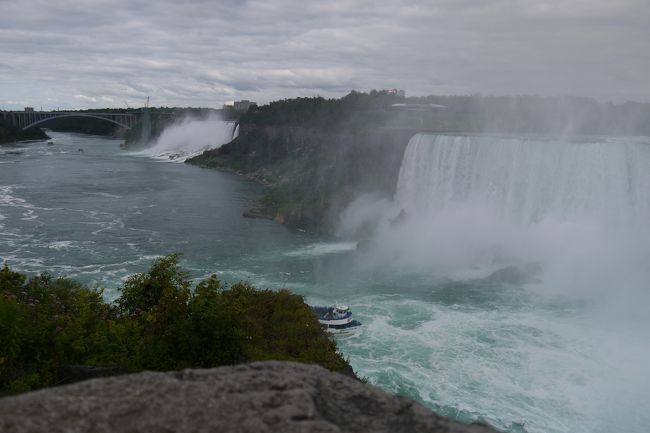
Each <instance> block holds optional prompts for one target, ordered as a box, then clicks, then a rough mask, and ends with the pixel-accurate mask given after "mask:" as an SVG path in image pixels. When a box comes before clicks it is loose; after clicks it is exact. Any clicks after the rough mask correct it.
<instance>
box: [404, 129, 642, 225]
mask: <svg viewBox="0 0 650 433" xmlns="http://www.w3.org/2000/svg"><path fill="white" fill-rule="evenodd" d="M395 201H396V203H397V204H398V205H399V206H401V207H402V208H403V209H405V210H406V211H407V212H412V213H419V214H428V215H436V214H438V213H440V212H442V211H445V210H448V209H449V208H450V207H454V206H458V205H462V204H467V203H481V204H482V205H483V206H487V207H489V208H491V210H492V211H494V212H495V213H496V214H498V215H499V217H500V218H503V219H504V220H505V221H507V222H509V223H514V224H517V225H523V226H527V225H530V224H534V223H539V222H541V221H542V220H544V219H546V218H552V219H555V220H562V221H575V220H592V221H593V220H597V221H600V222H607V223H612V222H614V223H616V224H617V225H623V224H646V223H647V221H650V142H648V141H647V139H641V138H638V139H622V138H616V139H611V138H608V139H599V140H595V139H594V140H589V141H582V142H562V141H557V140H555V141H554V140H539V139H515V138H495V137H487V136H448V135H430V134H416V135H415V136H414V137H413V138H411V140H410V141H409V143H408V146H407V148H406V152H405V155H404V159H403V162H402V166H401V169H400V174H399V180H398V185H397V192H396V197H395ZM477 217H479V218H480V215H477Z"/></svg>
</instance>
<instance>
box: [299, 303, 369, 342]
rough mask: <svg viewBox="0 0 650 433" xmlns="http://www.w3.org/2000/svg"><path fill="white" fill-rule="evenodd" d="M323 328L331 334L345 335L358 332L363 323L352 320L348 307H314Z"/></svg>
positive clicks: (339, 305)
mask: <svg viewBox="0 0 650 433" xmlns="http://www.w3.org/2000/svg"><path fill="white" fill-rule="evenodd" d="M311 309H312V310H313V311H314V314H316V317H318V321H319V322H320V324H321V325H323V328H325V330H326V331H327V332H329V333H331V334H337V335H345V334H351V333H353V332H354V331H356V330H357V329H358V328H359V327H360V326H361V322H359V321H358V320H353V319H352V312H351V311H350V307H348V306H347V305H341V304H336V305H334V306H332V307H318V306H312V307H311Z"/></svg>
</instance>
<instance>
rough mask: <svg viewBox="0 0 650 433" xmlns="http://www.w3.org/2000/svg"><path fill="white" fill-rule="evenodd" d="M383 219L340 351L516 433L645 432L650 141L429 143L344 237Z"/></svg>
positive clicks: (649, 401)
mask: <svg viewBox="0 0 650 433" xmlns="http://www.w3.org/2000/svg"><path fill="white" fill-rule="evenodd" d="M377 215H383V217H384V220H383V221H382V222H380V223H375V225H374V226H373V227H375V229H374V231H373V235H372V237H371V238H368V239H366V240H364V242H363V247H362V248H360V252H359V256H360V257H359V263H360V266H361V267H362V268H363V270H364V271H365V272H366V274H365V275H368V277H367V278H368V280H369V281H373V282H374V283H373V284H374V286H372V287H373V290H375V293H374V294H373V295H372V296H366V297H363V298H361V299H359V300H357V301H356V303H357V304H358V305H361V306H362V307H361V308H357V310H359V309H360V310H361V312H362V313H363V315H361V319H362V321H364V326H365V328H364V330H363V334H362V335H361V336H360V338H359V339H358V340H356V341H344V342H342V344H341V347H342V349H343V350H344V353H349V354H350V357H351V359H352V360H353V366H354V367H355V368H358V370H359V371H360V373H361V374H362V375H364V376H367V377H368V378H369V379H370V381H371V382H372V383H375V384H377V385H379V386H382V387H384V388H387V389H390V390H393V391H396V392H401V393H405V394H407V395H410V396H412V397H414V398H417V399H419V400H420V401H422V402H423V403H425V404H426V405H428V406H430V407H432V408H434V409H435V410H437V411H439V412H440V413H443V414H446V415H449V416H452V417H455V418H458V419H461V420H465V421H475V420H484V421H487V422H489V423H490V424H492V425H494V426H496V427H497V428H498V429H500V430H503V431H508V432H528V433H533V432H534V433H541V432H545V433H548V432H556V433H565V432H572V433H574V432H581V433H596V432H598V433H605V432H610V431H616V430H620V431H626V432H635V433H645V432H647V431H649V430H648V426H650V415H648V414H649V413H650V391H649V390H650V368H649V367H648V365H650V347H649V346H648V345H647V335H648V333H649V332H650V320H649V319H648V315H647V306H648V304H649V303H650V287H649V284H650V230H649V229H648V222H649V221H650V140H649V139H648V138H633V139H627V138H607V139H590V140H580V141H577V142H570V141H560V140H541V139H520V138H498V137H488V136H447V135H426V134H418V135H415V136H414V137H413V138H412V139H411V140H410V142H409V144H408V146H407V149H406V151H405V155H404V159H403V162H402V167H401V170H400V174H399V180H398V185H397V190H396V194H395V197H394V200H393V202H392V203H389V202H388V201H387V200H382V201H373V200H372V198H369V197H365V198H362V199H359V200H358V201H357V202H355V203H354V204H353V205H351V207H350V208H349V209H348V210H347V211H346V213H345V214H344V215H343V218H342V223H341V226H342V227H343V228H342V232H345V231H346V230H347V231H348V232H350V233H353V232H355V230H356V229H358V227H363V224H364V221H370V222H372V221H373V219H372V218H374V217H376V216H377ZM513 269H514V270H513ZM377 281H381V283H377ZM384 286H388V287H387V288H384ZM384 293H388V294H384ZM350 303H351V304H353V305H354V303H353V302H350Z"/></svg>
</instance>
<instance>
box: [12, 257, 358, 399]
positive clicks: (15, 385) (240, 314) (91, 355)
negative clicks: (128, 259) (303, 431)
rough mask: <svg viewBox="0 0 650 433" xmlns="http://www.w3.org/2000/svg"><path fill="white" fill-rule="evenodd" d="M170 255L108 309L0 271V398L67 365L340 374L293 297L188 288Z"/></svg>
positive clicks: (52, 284)
mask: <svg viewBox="0 0 650 433" xmlns="http://www.w3.org/2000/svg"><path fill="white" fill-rule="evenodd" d="M177 258H178V257H177V256H176V255H170V256H166V257H162V258H159V259H157V260H155V261H154V263H153V265H152V266H151V269H149V270H148V271H147V272H144V273H141V274H136V275H133V276H131V277H130V278H128V279H127V280H126V281H125V282H124V283H123V285H122V287H121V288H120V295H119V297H118V298H117V299H116V300H115V301H114V302H110V303H109V302H106V301H105V300H104V298H103V296H102V291H101V290H95V289H91V288H88V287H86V286H84V285H82V284H80V283H79V282H77V281H74V280H71V279H68V278H55V277H52V276H50V275H48V274H41V275H40V276H35V277H31V278H28V277H27V276H26V275H24V274H22V273H20V272H15V271H12V270H11V269H9V267H8V266H7V265H5V266H4V268H2V269H0V394H1V393H17V392H23V391H28V390H32V389H37V388H41V387H44V386H50V385H55V384H57V383H59V382H60V381H61V380H62V379H63V378H62V376H61V375H62V373H61V371H62V369H63V368H64V367H66V366H70V365H89V366H102V367H117V368H119V369H120V370H123V371H128V372H135V371H141V370H157V371H167V370H178V369H183V368H208V367H214V366H220V365H231V364H237V363H241V362H249V361H261V360H285V361H298V362H306V363H317V364H320V365H322V366H324V367H326V368H328V369H330V370H332V371H341V370H342V369H344V368H345V367H346V366H347V364H346V362H345V360H344V359H343V358H342V356H341V355H340V354H339V353H338V352H337V349H336V343H335V342H334V341H333V340H332V339H331V338H330V337H329V336H328V335H327V334H326V333H325V331H323V329H322V328H321V327H320V325H319V323H318V320H317V319H316V317H315V316H314V314H313V313H312V311H311V309H310V308H309V307H308V306H307V305H306V304H305V303H304V301H303V299H302V297H301V296H298V295H295V294H292V293H290V292H289V291H287V290H280V291H271V290H260V289H256V288H254V287H253V286H251V285H250V284H248V283H237V284H233V285H231V286H224V285H223V284H222V283H221V281H220V280H219V279H218V278H217V277H216V276H214V275H213V276H211V277H209V278H207V279H204V280H202V281H200V282H199V283H197V284H196V285H192V284H191V282H190V280H189V277H188V275H187V273H186V272H184V271H183V270H182V269H181V268H180V267H179V266H178V261H177Z"/></svg>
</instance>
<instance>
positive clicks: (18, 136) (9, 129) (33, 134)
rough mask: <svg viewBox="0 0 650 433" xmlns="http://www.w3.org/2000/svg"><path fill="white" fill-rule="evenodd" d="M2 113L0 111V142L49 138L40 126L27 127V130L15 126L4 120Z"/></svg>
mask: <svg viewBox="0 0 650 433" xmlns="http://www.w3.org/2000/svg"><path fill="white" fill-rule="evenodd" d="M3 114H4V113H3V112H0V144H3V143H12V142H14V141H22V140H45V139H47V138H49V137H48V136H47V134H45V133H44V132H43V130H42V129H40V128H36V127H34V128H29V129H28V130H27V131H23V130H22V129H20V128H16V127H15V126H13V125H11V124H10V123H9V122H7V121H6V120H4V118H3V116H2V115H3Z"/></svg>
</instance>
